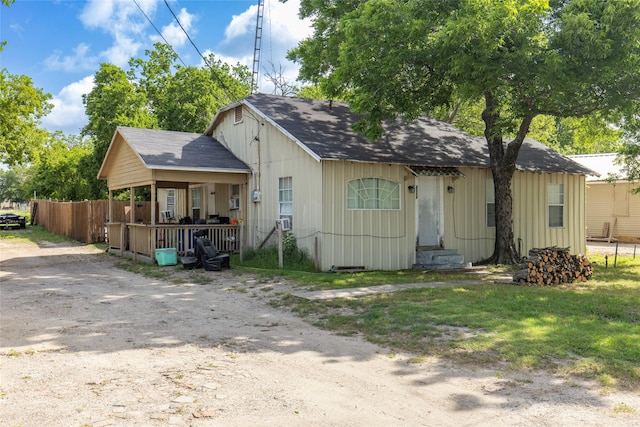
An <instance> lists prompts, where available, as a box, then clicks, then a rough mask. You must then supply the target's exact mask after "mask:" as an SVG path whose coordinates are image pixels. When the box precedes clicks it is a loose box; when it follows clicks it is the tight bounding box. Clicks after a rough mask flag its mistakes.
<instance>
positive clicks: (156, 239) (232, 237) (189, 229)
mask: <svg viewBox="0 0 640 427" xmlns="http://www.w3.org/2000/svg"><path fill="white" fill-rule="evenodd" d="M240 227H241V226H240V225H219V224H216V225H211V224H156V225H151V224H131V223H129V224H125V223H109V224H107V233H108V238H109V249H110V250H114V251H117V252H119V253H120V255H122V254H123V253H124V252H129V253H131V254H132V255H133V258H134V259H135V258H136V256H137V255H144V256H147V257H149V258H151V259H155V250H156V249H161V248H176V250H177V254H178V256H179V257H180V256H186V255H187V254H189V253H190V252H191V253H193V251H194V247H195V236H194V233H195V232H196V231H200V230H206V235H205V236H204V237H207V238H208V239H209V240H211V242H212V243H213V244H214V245H215V246H216V249H217V250H218V251H219V252H228V253H236V252H239V251H240V249H241V248H240Z"/></svg>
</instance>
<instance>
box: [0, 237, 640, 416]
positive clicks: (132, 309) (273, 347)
mask: <svg viewBox="0 0 640 427" xmlns="http://www.w3.org/2000/svg"><path fill="white" fill-rule="evenodd" d="M118 260H119V259H118V258H117V257H115V256H112V255H109V254H104V253H98V252H96V250H95V249H91V247H88V246H76V245H66V246H65V245H53V244H51V245H40V246H36V245H24V244H23V245H16V244H15V243H11V242H10V241H7V240H0V313H1V318H0V334H1V335H0V338H1V340H0V363H1V365H0V366H1V371H0V375H1V377H0V425H2V426H23V427H30V426H34V427H35V426H37V427H41V426H65V427H68V426H94V427H98V426H166V425H175V426H250V425H251V426H491V427H499V426H563V427H564V426H571V425H582V426H604V425H606V426H614V425H617V426H632V425H635V426H637V425H639V424H640V415H639V411H640V397H639V395H638V393H637V392H636V393H627V394H625V393H621V392H617V391H606V392H603V390H602V389H600V388H599V387H597V386H596V385H595V384H591V383H582V382H577V381H576V380H575V379H563V378H557V377H551V376H549V375H546V374H545V373H543V372H524V371H522V372H513V371H511V370H509V369H508V367H506V366H504V367H500V366H496V367H494V368H491V369H487V368H477V369H469V368H461V367H457V366H453V365H451V364H448V363H445V362H442V361H438V360H426V361H422V362H421V363H410V361H411V358H410V356H408V355H402V354H394V353H391V352H389V351H387V350H385V349H382V348H379V347H377V346H374V345H372V344H369V343H367V342H364V341H362V340H361V339H359V338H357V337H342V336H336V335H333V334H331V333H330V332H326V331H322V330H319V329H317V328H315V327H313V326H311V325H309V324H308V323H306V322H304V321H302V320H301V319H299V318H297V317H295V316H293V315H292V314H290V313H288V312H286V311H281V310H278V309H275V308H273V307H271V306H270V305H269V304H268V301H269V299H270V298H273V297H274V296H275V295H276V294H278V293H282V292H290V291H291V289H290V288H289V286H288V285H287V284H286V283H279V282H272V283H266V282H264V281H262V280H256V279H254V278H252V277H249V276H237V275H234V274H233V273H232V272H229V271H226V272H207V274H209V275H210V276H211V283H210V284H207V285H201V284H192V283H189V282H188V277H189V276H188V274H186V273H185V275H184V277H185V282H183V283H170V282H167V281H163V280H153V279H149V278H146V277H143V276H140V275H136V274H133V273H130V272H127V271H123V270H121V269H118V268H116V267H115V266H114V265H115V264H116V263H117V262H118ZM165 268H173V267H165Z"/></svg>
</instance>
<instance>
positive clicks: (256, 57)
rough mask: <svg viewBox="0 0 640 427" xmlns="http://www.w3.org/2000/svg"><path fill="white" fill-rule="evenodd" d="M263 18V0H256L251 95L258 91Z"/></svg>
mask: <svg viewBox="0 0 640 427" xmlns="http://www.w3.org/2000/svg"><path fill="white" fill-rule="evenodd" d="M263 17H264V0H258V16H257V18H256V39H255V42H254V45H253V72H252V73H251V93H256V92H257V91H258V86H259V82H258V75H259V74H260V49H261V48H262V20H263Z"/></svg>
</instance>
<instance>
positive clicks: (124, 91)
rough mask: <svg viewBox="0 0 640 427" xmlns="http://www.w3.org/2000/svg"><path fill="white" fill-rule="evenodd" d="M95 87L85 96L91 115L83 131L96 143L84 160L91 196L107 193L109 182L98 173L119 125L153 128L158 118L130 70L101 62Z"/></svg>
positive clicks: (83, 97)
mask: <svg viewBox="0 0 640 427" xmlns="http://www.w3.org/2000/svg"><path fill="white" fill-rule="evenodd" d="M93 81H94V87H93V89H92V90H91V92H89V93H88V94H86V95H83V96H82V101H83V103H84V105H85V112H86V114H87V117H88V118H89V121H88V123H87V124H86V125H85V127H84V128H83V129H82V135H83V136H86V137H89V138H90V140H91V141H92V143H93V151H92V156H91V157H90V158H87V159H85V160H84V167H83V169H82V170H83V171H86V173H87V174H89V175H90V176H85V178H86V179H87V184H88V185H90V186H91V191H90V193H91V194H92V196H91V197H92V198H104V197H105V196H106V184H105V183H104V182H103V181H98V180H97V177H96V175H97V174H98V170H99V169H100V166H101V165H102V161H103V159H104V157H105V155H106V154H107V149H108V148H109V144H110V143H111V139H112V138H113V133H114V132H115V130H116V127H118V126H137V127H142V128H153V127H154V126H155V124H156V119H155V118H154V117H153V116H152V115H151V113H150V112H149V110H148V109H147V108H146V105H147V100H146V98H145V97H144V95H143V94H141V93H139V92H137V91H136V90H135V88H134V86H133V84H132V83H131V82H130V81H129V79H128V78H127V74H126V73H125V72H124V71H123V70H122V69H121V68H119V67H117V66H115V65H112V64H106V63H105V64H101V65H100V69H99V70H98V71H97V72H96V74H95V77H94V79H93Z"/></svg>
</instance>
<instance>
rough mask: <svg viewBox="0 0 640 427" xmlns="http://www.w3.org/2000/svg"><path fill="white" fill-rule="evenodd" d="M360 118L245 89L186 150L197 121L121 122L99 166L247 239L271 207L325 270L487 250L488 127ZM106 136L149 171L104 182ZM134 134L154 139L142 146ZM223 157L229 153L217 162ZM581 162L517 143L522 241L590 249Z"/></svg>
mask: <svg viewBox="0 0 640 427" xmlns="http://www.w3.org/2000/svg"><path fill="white" fill-rule="evenodd" d="M357 119H358V117H357V116H356V115H355V114H353V113H352V112H351V111H350V110H349V108H348V107H347V105H345V104H343V103H339V102H333V101H314V100H308V99H302V98H291V97H281V96H275V95H265V94H253V95H251V96H249V97H247V98H245V99H243V100H241V101H238V102H236V103H233V104H230V105H228V106H226V107H225V108H222V109H220V110H219V111H218V113H217V114H216V115H215V117H214V118H213V120H212V122H211V124H210V126H209V127H208V129H207V130H206V132H205V135H202V136H200V137H201V139H202V140H203V141H206V143H204V145H202V146H199V147H198V149H197V150H191V154H186V152H185V150H184V149H182V148H180V147H183V146H184V144H185V141H189V140H190V139H195V138H196V135H194V134H188V136H184V137H178V136H177V135H175V134H169V133H163V132H162V131H145V130H133V129H130V128H118V130H117V131H116V135H115V136H114V140H113V141H112V147H110V149H109V153H107V156H106V158H105V163H104V164H103V169H104V170H103V169H101V175H100V177H102V178H103V179H107V180H108V182H109V188H110V190H111V189H112V187H113V188H114V189H115V188H116V187H121V188H122V187H123V186H125V185H127V186H128V185H133V181H135V185H151V186H152V191H151V193H152V195H153V194H158V195H159V196H158V205H159V209H160V210H165V211H166V210H169V211H170V210H171V209H172V208H173V209H174V213H175V214H177V216H181V215H184V214H188V215H190V216H192V217H194V216H195V215H196V212H195V211H194V207H197V208H198V209H199V211H198V215H200V216H202V215H205V217H204V218H205V219H206V220H207V221H208V220H209V216H210V215H212V214H216V215H218V214H220V215H221V214H224V215H225V216H229V215H233V216H234V218H235V219H237V220H238V224H240V226H239V232H240V233H241V236H240V237H239V239H240V245H241V247H244V246H251V247H257V246H260V245H262V244H264V243H265V242H267V241H270V240H271V239H273V236H274V229H275V227H276V223H277V221H279V223H280V224H283V223H284V224H286V226H287V228H290V230H291V232H292V233H293V235H294V236H295V238H296V241H297V243H298V246H299V247H301V248H304V249H306V250H307V251H308V253H309V254H310V255H311V256H312V257H313V258H314V259H315V260H316V263H317V266H318V268H319V269H321V270H330V269H332V268H334V269H335V268H338V267H346V266H360V267H364V268H367V269H385V270H396V269H407V268H411V267H412V266H415V265H421V266H426V267H428V268H438V267H439V265H438V264H439V263H440V264H443V265H444V266H451V265H458V266H460V265H465V264H467V263H470V262H476V261H480V260H482V259H485V258H487V257H488V256H490V255H491V254H492V252H493V248H494V241H495V216H494V195H493V183H492V176H491V171H490V169H489V164H490V163H489V154H488V150H487V146H486V142H485V140H484V139H483V138H478V137H473V136H470V135H467V134H466V133H464V132H462V131H460V130H458V129H456V128H454V127H452V126H451V125H449V124H446V123H443V122H441V121H438V120H435V119H432V118H428V117H421V118H420V119H418V120H417V121H415V122H412V123H406V122H402V121H400V120H397V121H395V122H393V123H389V124H387V125H386V126H385V135H384V136H383V137H382V138H380V139H379V140H378V141H376V142H371V141H369V140H367V139H366V138H365V137H363V136H361V135H358V134H357V133H355V132H354V131H353V130H352V125H353V124H354V123H355V122H356V121H357ZM136 132H137V134H136V138H139V140H138V141H137V142H132V139H133V136H131V135H132V134H133V133H136ZM172 137H175V138H178V139H180V140H181V141H182V142H172V141H171V138H172ZM114 145H120V146H121V147H122V148H126V149H127V150H129V152H128V153H127V154H126V156H127V157H128V158H132V159H136V161H137V162H138V163H137V165H135V166H132V167H130V168H129V169H132V168H140V167H142V168H143V169H144V170H145V175H146V178H144V179H134V176H133V175H130V176H128V177H127V176H124V174H121V175H122V176H121V177H120V178H119V180H118V183H117V185H112V181H113V178H112V177H111V175H112V173H113V172H114V171H115V167H116V165H118V164H119V161H118V160H117V159H116V158H115V152H114V153H112V148H113V146H114ZM152 146H153V147H152ZM141 148H144V149H145V150H149V151H145V153H144V155H141V154H138V153H137V151H138V150H140V149H141ZM207 149H210V150H215V151H216V153H218V156H220V157H217V156H215V155H211V157H210V158H209V160H208V161H210V162H213V161H217V167H216V168H213V167H211V166H206V167H203V168H201V169H199V170H198V171H197V172H196V171H195V170H192V169H193V166H194V165H190V164H189V161H190V160H189V156H191V155H195V156H199V157H202V161H204V160H205V159H204V156H208V155H209V153H206V150H207ZM114 150H115V149H114ZM125 151H126V150H125ZM194 151H195V152H194ZM145 156H149V157H153V158H154V159H155V157H157V158H158V159H160V158H166V159H174V157H175V159H180V162H183V163H180V167H181V168H180V169H178V168H177V166H178V165H177V164H176V165H174V164H168V163H164V164H163V165H159V164H158V165H153V164H152V163H153V160H152V159H146V157H145ZM154 156H155V157H154ZM111 157H114V159H111ZM223 157H224V159H227V160H228V161H229V162H233V164H236V166H235V167H230V168H229V169H225V166H224V161H223V160H222V158H223ZM141 159H142V160H143V162H141V161H140V160H141ZM176 161H177V160H176ZM240 165H242V167H240ZM122 167H123V168H126V166H122ZM587 173H592V171H590V170H589V169H588V168H586V167H584V166H582V165H580V164H578V163H576V162H574V161H572V160H570V159H568V158H567V157H564V156H562V155H560V154H558V153H557V152H555V151H553V150H551V149H549V148H547V147H545V146H544V145H542V144H540V143H538V142H536V141H534V140H527V141H526V142H525V143H524V144H523V146H522V148H521V151H520V155H519V159H518V164H517V171H516V172H515V175H514V179H513V211H514V232H515V237H516V244H517V247H518V249H519V250H520V251H521V253H522V254H523V255H524V254H526V252H527V251H528V250H529V249H530V248H533V247H544V246H551V245H557V246H562V247H571V248H572V252H574V253H584V252H585V249H586V248H585V238H586V234H585V229H586V224H585V211H584V202H585V174H587ZM189 174H193V176H192V177H189V176H188V175H189ZM153 177H155V181H154V180H153V179H152V178H153ZM113 182H115V181H113ZM177 183H182V185H181V186H180V187H179V188H178V187H177V186H176V184H177ZM172 189H181V190H182V191H188V193H185V195H184V196H179V195H178V194H179V193H171V190H172ZM198 189H201V190H200V193H199V196H198V197H196V198H194V196H193V194H194V190H196V191H197V190H198ZM170 194H174V197H171V196H170ZM189 194H191V195H190V196H189ZM181 197H184V200H182V201H181V200H180V198H181ZM225 199H226V200H225ZM236 200H237V201H236ZM226 201H228V205H226V206H228V208H229V210H227V208H226V206H225V202H226ZM194 203H195V204H199V205H198V206H196V205H195V204H194ZM176 206H177V207H176ZM156 226H157V225H156ZM163 226H164V225H163ZM121 235H123V236H124V235H125V234H123V233H122V232H121ZM150 240H151V241H153V237H151V238H150ZM185 244H186V243H185ZM150 245H151V246H152V245H153V242H151V243H150Z"/></svg>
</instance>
